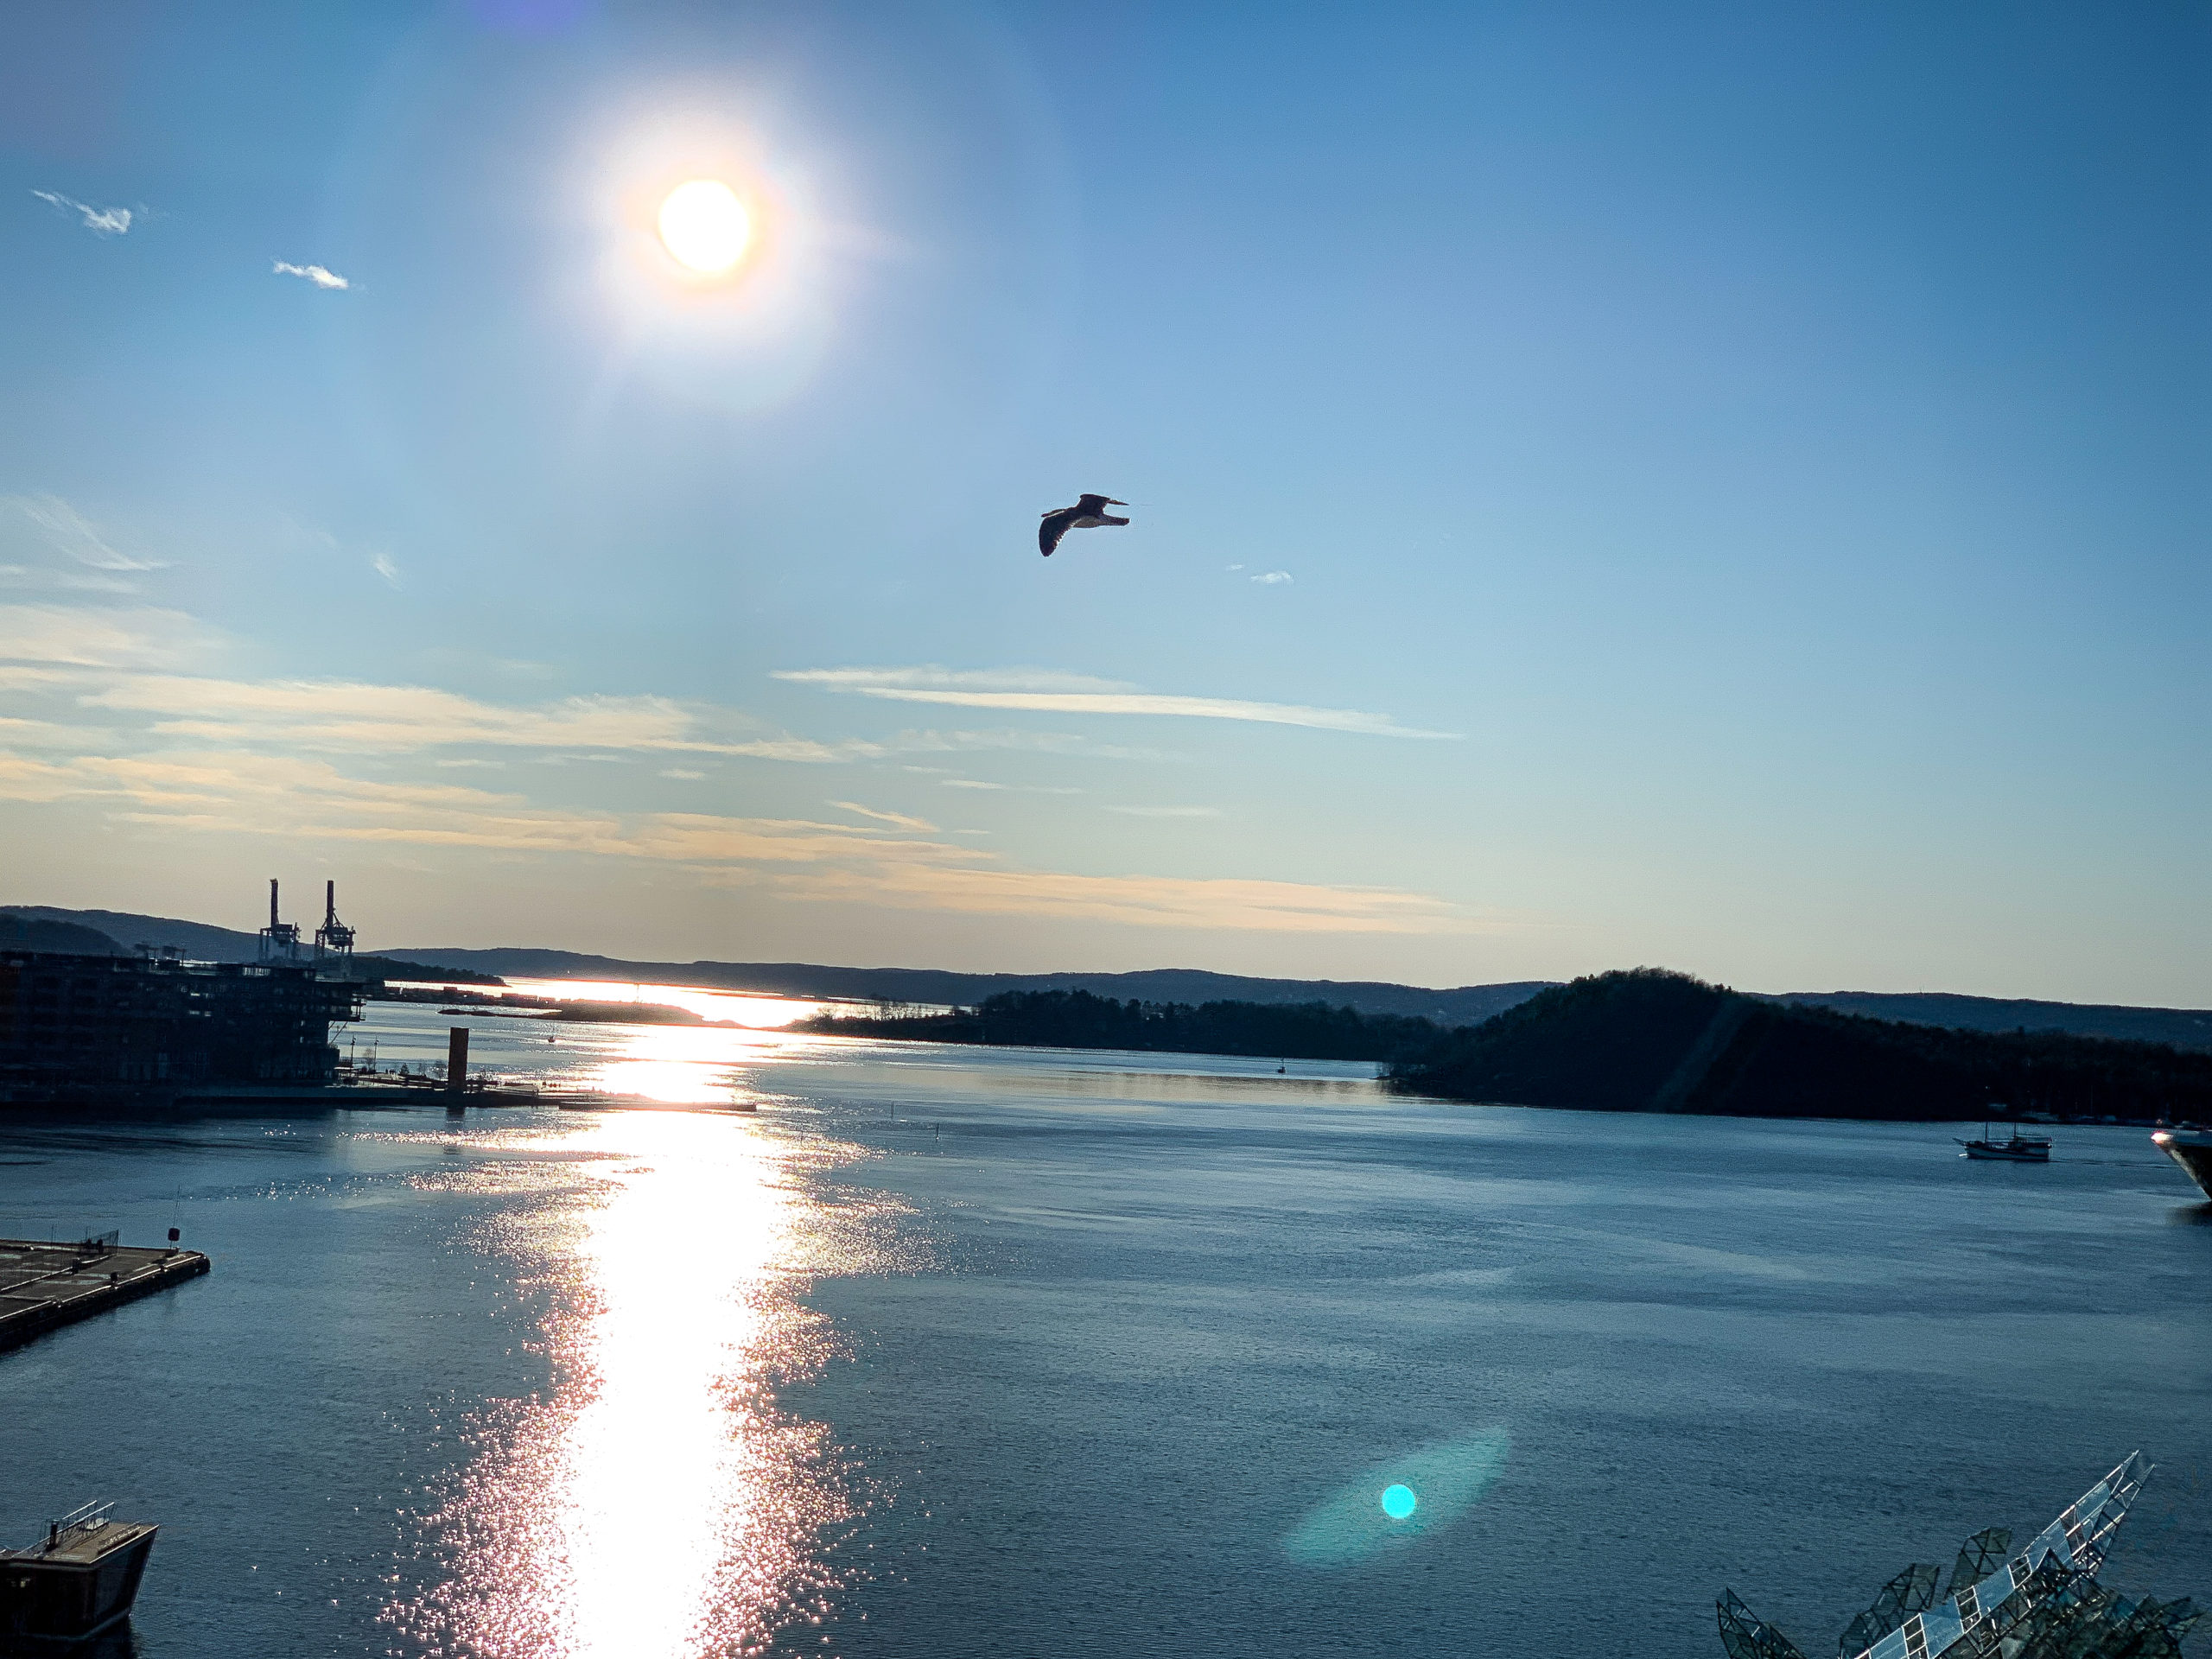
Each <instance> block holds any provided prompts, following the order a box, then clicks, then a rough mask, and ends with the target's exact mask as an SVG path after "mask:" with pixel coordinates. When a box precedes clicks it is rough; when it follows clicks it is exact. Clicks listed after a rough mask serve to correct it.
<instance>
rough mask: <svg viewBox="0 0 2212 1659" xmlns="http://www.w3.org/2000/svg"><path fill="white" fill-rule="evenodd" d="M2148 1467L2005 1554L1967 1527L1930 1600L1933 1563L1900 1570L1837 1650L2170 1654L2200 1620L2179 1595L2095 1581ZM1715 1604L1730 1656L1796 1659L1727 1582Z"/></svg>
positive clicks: (2005, 1543)
mask: <svg viewBox="0 0 2212 1659" xmlns="http://www.w3.org/2000/svg"><path fill="white" fill-rule="evenodd" d="M2150 1472H2151V1465H2149V1464H2147V1463H2145V1461H2144V1460H2143V1454H2142V1453H2141V1452H2132V1453H2130V1454H2129V1456H2128V1457H2127V1458H2126V1460H2125V1461H2123V1462H2122V1463H2121V1464H2120V1466H2119V1467H2118V1468H2116V1469H2114V1470H2113V1471H2112V1472H2111V1473H2110V1474H2108V1475H2107V1476H2106V1477H2105V1478H2103V1479H2102V1480H2101V1481H2099V1482H2098V1483H2097V1484H2095V1485H2094V1486H2092V1487H2090V1488H2089V1490H2088V1491H2086V1492H2084V1493H2082V1496H2081V1497H2080V1498H2079V1499H2078V1500H2076V1501H2075V1503H2073V1504H2072V1505H2071V1506H2070V1507H2069V1508H2068V1509H2067V1510H2065V1512H2064V1513H2063V1514H2062V1515H2060V1516H2059V1517H2058V1518H2057V1519H2056V1521H2053V1522H2051V1523H2050V1525H2049V1526H2047V1527H2045V1528H2044V1529H2043V1530H2042V1531H2041V1532H2039V1533H2037V1535H2035V1537H2034V1538H2033V1539H2031V1541H2029V1544H2028V1547H2027V1548H2025V1549H2024V1550H2022V1551H2021V1552H2020V1553H2019V1554H2018V1555H2014V1556H2012V1557H2011V1558H2010V1559H2009V1560H2008V1559H2007V1558H2006V1555H2005V1552H2006V1551H2007V1550H2008V1549H2010V1548H2012V1534H2011V1533H2009V1532H2007V1531H2006V1530H2005V1529H2003V1528H2001V1527H1992V1528H1990V1529H1988V1530H1986V1531H1985V1532H1978V1533H1976V1534H1974V1536H1973V1537H1971V1538H1969V1539H1967V1541H1966V1544H1965V1547H1964V1548H1961V1550H1960V1551H1959V1558H1958V1560H1957V1562H1956V1563H1955V1565H1954V1566H1953V1567H1952V1568H1951V1581H1950V1595H1949V1599H1947V1600H1945V1601H1944V1602H1942V1605H1937V1603H1936V1580H1937V1578H1938V1576H1939V1575H1938V1573H1937V1571H1936V1568H1935V1567H1925V1566H1921V1565H1919V1564H1917V1563H1916V1564H1915V1565H1913V1566H1911V1567H1906V1568H1905V1570H1904V1572H1902V1573H1898V1574H1897V1577H1895V1578H1894V1579H1891V1580H1890V1581H1889V1583H1887V1584H1885V1585H1884V1586H1882V1592H1881V1594H1880V1595H1878V1596H1877V1597H1876V1598H1875V1599H1874V1604H1873V1605H1872V1606H1871V1607H1869V1608H1867V1610H1866V1611H1865V1612H1863V1613H1861V1614H1859V1617H1858V1618H1854V1619H1853V1620H1852V1621H1851V1623H1850V1624H1849V1625H1848V1626H1847V1627H1846V1629H1845V1630H1844V1632H1843V1635H1842V1637H1841V1638H1840V1641H1839V1642H1838V1643H1837V1659H1988V1656H1996V1659H2180V1655H2181V1642H2182V1638H2183V1637H2184V1636H2186V1635H2187V1634H2188V1633H2189V1629H2190V1626H2191V1625H2192V1624H2195V1623H2196V1620H2197V1618H2198V1612H2197V1610H2196V1607H2195V1606H2194V1605H2192V1604H2191V1603H2190V1601H2189V1600H2188V1599H2187V1598H2183V1599H2181V1600H2179V1601H2169V1602H2158V1601H2153V1600H2151V1599H2148V1598H2145V1599H2144V1600H2142V1601H2140V1602H2133V1601H2130V1600H2128V1599H2126V1597H2124V1596H2121V1595H2120V1594H2119V1593H2118V1592H2115V1591H2112V1590H2107V1589H2106V1588H2105V1587H2104V1586H2102V1585H2101V1584H2099V1583H2098V1582H2097V1570H2098V1568H2100V1567H2102V1566H2103V1565H2104V1559H2105V1553H2106V1551H2107V1550H2108V1549H2109V1548H2111V1546H2112V1538H2113V1533H2114V1532H2115V1531H2117V1530H2118V1529H2119V1527H2120V1522H2121V1521H2123V1520H2124V1519H2126V1515H2127V1506H2128V1505H2129V1504H2130V1503H2133V1501H2134V1498H2135V1494H2136V1493H2137V1492H2138V1491H2140V1490H2141V1489H2142V1485H2143V1481H2144V1478H2145V1477H2146V1476H2147V1475H2149V1473H2150ZM1719 1618H1720V1644H1721V1646H1722V1647H1723V1648H1725V1649H1726V1650H1727V1654H1728V1659H1805V1656H1804V1655H1803V1654H1802V1652H1801V1651H1799V1649H1798V1648H1797V1647H1796V1643H1792V1642H1791V1641H1790V1640H1789V1637H1786V1636H1784V1635H1783V1633H1782V1632H1781V1631H1780V1630H1776V1629H1775V1628H1774V1626H1773V1625H1771V1624H1765V1623H1764V1622H1763V1621H1762V1620H1760V1619H1759V1618H1758V1617H1757V1616H1756V1615H1754V1614H1753V1613H1752V1611H1751V1609H1750V1608H1748V1607H1746V1606H1745V1605H1744V1604H1743V1603H1742V1601H1740V1600H1738V1599H1737V1596H1736V1592H1734V1591H1732V1590H1727V1591H1723V1592H1721V1596H1720V1600H1719Z"/></svg>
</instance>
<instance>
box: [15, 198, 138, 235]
mask: <svg viewBox="0 0 2212 1659" xmlns="http://www.w3.org/2000/svg"><path fill="white" fill-rule="evenodd" d="M31 194H33V195H35V196H36V197H37V198H38V199H39V200H41V201H43V202H48V203H51V204H52V205H53V206H54V207H57V208H59V209H60V211H61V212H63V213H77V214H80V215H82V217H83V219H84V223H85V228H86V230H88V231H90V232H92V234H93V235H94V236H121V235H122V234H123V233H124V232H126V231H128V230H129V229H130V209H129V208H128V207H93V206H92V204H91V203H90V202H87V201H79V200H77V199H76V198H75V197H73V196H64V195H60V194H56V193H54V191H51V190H34V191H32V192H31Z"/></svg>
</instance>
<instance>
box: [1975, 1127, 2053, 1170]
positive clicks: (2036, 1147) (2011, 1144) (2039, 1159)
mask: <svg viewBox="0 0 2212 1659" xmlns="http://www.w3.org/2000/svg"><path fill="white" fill-rule="evenodd" d="M1959 1144H1960V1145H1961V1146H1962V1147H1965V1148H1966V1150H1965V1151H1964V1152H1962V1153H1961V1154H1959V1155H1960V1156H1961V1158H1978V1159H1981V1160H1986V1161H1989V1162H1994V1163H2000V1164H2047V1163H2049V1162H2050V1136H2049V1135H2022V1134H2021V1133H2020V1132H2019V1130H2018V1129H2014V1130H2013V1131H2012V1136H2011V1138H2010V1139H2008V1140H2004V1141H1999V1140H1998V1139H1996V1138H1995V1137H1994V1136H1993V1135H1991V1134H1990V1133H1989V1125H1988V1124H1986V1123H1984V1124H1983V1125H1982V1126H1981V1139H1980V1140H1979V1141H1960V1142H1959Z"/></svg>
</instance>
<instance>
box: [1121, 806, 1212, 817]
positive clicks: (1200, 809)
mask: <svg viewBox="0 0 2212 1659" xmlns="http://www.w3.org/2000/svg"><path fill="white" fill-rule="evenodd" d="M1106 810H1108V811H1109V812H1119V813H1122V814H1123V815H1124V816H1125V817H1132V818H1217V817H1220V816H1221V809H1220V808H1219V807H1217V806H1109V807H1108V808H1107V809H1106Z"/></svg>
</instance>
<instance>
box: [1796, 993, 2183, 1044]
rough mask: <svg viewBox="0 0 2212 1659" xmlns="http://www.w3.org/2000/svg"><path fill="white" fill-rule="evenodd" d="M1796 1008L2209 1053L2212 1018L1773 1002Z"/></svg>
mask: <svg viewBox="0 0 2212 1659" xmlns="http://www.w3.org/2000/svg"><path fill="white" fill-rule="evenodd" d="M1776 1000H1777V1001H1783V1002H1789V1003H1792V1004H1794V1005H1796V1006H1797V1007H1822V1008H1834V1010H1835V1011H1836V1012H1837V1013H1839V1014H1865V1015H1866V1016H1867V1017H1868V1018H1869V1019H1873V1020H1904V1021H1905V1022H1906V1023H1908V1024H1910V1025H1916V1026H1948V1027H1951V1028H1952V1029H1953V1030H1956V1031H2031V1032H2034V1031H2066V1032H2071V1033H2074V1034H2075V1036H2078V1037H2117V1038H2121V1039H2126V1040H2127V1041H2131V1042H2138V1043H2171V1044H2172V1045H2173V1046H2175V1047H2176V1048H2198V1049H2204V1050H2206V1051H2208V1052H2212V1012H2207V1011H2205V1010H2202V1009H2197V1008H2128V1007H2113V1006H2110V1005H2107V1004H2102V1003H2096V1002H2025V1001H2006V1000H2005V999H2004V998H2001V997H1994V996H1957V995H1952V994H1951V993H1949V992H1948V991H1902V992H1892V991H1790V992H1787V993H1785V994H1784V995H1782V996H1781V997H1779V998H1777V999H1776Z"/></svg>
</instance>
